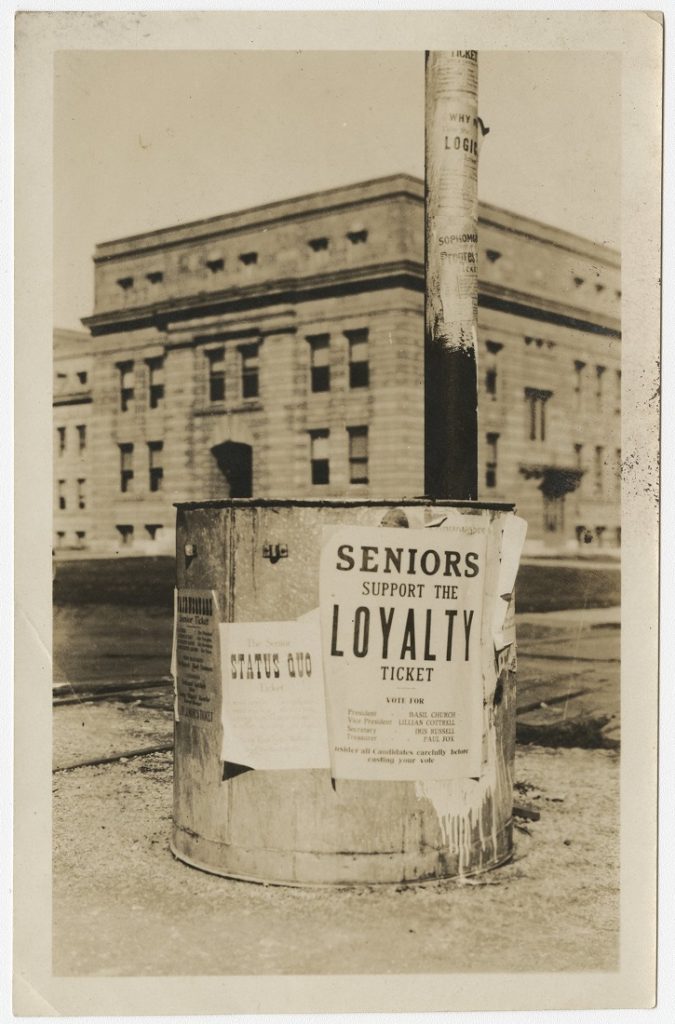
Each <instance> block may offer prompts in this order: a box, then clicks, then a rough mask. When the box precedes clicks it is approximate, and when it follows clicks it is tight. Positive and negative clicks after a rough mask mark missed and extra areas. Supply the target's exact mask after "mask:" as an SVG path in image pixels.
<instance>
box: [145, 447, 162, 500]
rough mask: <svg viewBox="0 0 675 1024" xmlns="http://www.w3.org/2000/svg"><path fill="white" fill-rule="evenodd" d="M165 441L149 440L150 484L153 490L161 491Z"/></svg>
mask: <svg viewBox="0 0 675 1024" xmlns="http://www.w3.org/2000/svg"><path fill="white" fill-rule="evenodd" d="M163 449H164V442H163V441H148V469H149V473H150V477H149V486H150V490H151V491H161V489H162V480H163V479H164V469H163V468H162V465H161V463H162V451H163Z"/></svg>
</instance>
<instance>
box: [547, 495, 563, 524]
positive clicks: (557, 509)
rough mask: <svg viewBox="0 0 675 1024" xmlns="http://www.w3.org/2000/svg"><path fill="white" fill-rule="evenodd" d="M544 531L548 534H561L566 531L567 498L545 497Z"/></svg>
mask: <svg viewBox="0 0 675 1024" xmlns="http://www.w3.org/2000/svg"><path fill="white" fill-rule="evenodd" d="M544 529H545V530H546V531H547V533H560V532H561V531H562V530H564V529H565V496H564V495H561V496H560V497H559V498H554V497H550V496H547V495H544Z"/></svg>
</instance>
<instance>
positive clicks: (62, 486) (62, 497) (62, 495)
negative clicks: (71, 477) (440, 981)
mask: <svg viewBox="0 0 675 1024" xmlns="http://www.w3.org/2000/svg"><path fill="white" fill-rule="evenodd" d="M59 508H60V510H61V511H62V512H63V511H65V508H66V481H65V480H59Z"/></svg>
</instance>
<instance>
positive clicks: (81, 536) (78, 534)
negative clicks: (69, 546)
mask: <svg viewBox="0 0 675 1024" xmlns="http://www.w3.org/2000/svg"><path fill="white" fill-rule="evenodd" d="M86 537H87V534H86V533H85V531H84V530H76V531H75V541H76V547H78V548H83V547H84V542H85V540H86Z"/></svg>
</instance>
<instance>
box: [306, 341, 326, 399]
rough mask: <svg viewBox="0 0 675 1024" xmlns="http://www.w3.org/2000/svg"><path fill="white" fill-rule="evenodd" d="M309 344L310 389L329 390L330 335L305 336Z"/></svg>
mask: <svg viewBox="0 0 675 1024" xmlns="http://www.w3.org/2000/svg"><path fill="white" fill-rule="evenodd" d="M307 341H308V342H309V346H310V360H311V365H310V378H311V388H312V391H330V365H329V359H330V335H328V334H315V335H312V336H311V337H309V338H307Z"/></svg>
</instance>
